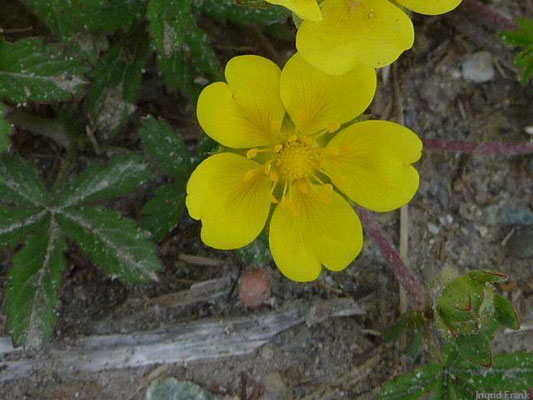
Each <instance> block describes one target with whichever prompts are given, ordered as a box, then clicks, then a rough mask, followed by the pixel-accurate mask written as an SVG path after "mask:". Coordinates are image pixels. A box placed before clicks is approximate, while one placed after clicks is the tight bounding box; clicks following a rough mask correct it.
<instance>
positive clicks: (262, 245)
mask: <svg viewBox="0 0 533 400" xmlns="http://www.w3.org/2000/svg"><path fill="white" fill-rule="evenodd" d="M237 253H238V254H239V256H240V257H241V258H242V260H243V261H244V262H246V263H248V264H252V265H256V266H264V265H266V264H268V263H271V262H272V261H273V260H272V254H271V253H270V247H269V244H268V234H267V233H266V232H265V231H263V232H261V234H260V235H259V236H258V237H257V239H255V240H254V241H253V242H252V243H250V244H249V245H248V246H246V247H243V248H241V249H239V250H237Z"/></svg>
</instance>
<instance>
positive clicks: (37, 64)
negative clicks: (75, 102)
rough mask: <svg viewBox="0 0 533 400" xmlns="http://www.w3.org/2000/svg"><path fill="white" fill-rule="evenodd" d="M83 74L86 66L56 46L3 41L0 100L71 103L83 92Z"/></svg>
mask: <svg viewBox="0 0 533 400" xmlns="http://www.w3.org/2000/svg"><path fill="white" fill-rule="evenodd" d="M43 3H44V2H43ZM84 72H85V68H84V67H83V65H82V64H81V63H80V62H79V61H78V60H76V59H75V58H73V57H70V58H69V57H66V56H65V55H64V54H63V53H62V52H61V49H60V47H59V46H57V45H45V44H44V43H43V42H42V41H41V40H40V39H35V38H32V39H23V40H20V41H18V42H16V43H8V42H6V41H4V40H1V39H0V98H4V99H8V100H11V101H14V102H25V101H36V102H42V103H48V102H54V101H65V100H69V99H71V98H72V97H74V96H78V95H80V94H81V93H82V92H83V90H84V86H85V85H86V83H87V82H86V81H85V80H84V78H83V74H84Z"/></svg>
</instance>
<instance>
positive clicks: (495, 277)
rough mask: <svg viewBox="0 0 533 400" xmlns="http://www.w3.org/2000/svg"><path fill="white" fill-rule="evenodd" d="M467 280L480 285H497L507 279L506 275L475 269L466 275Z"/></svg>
mask: <svg viewBox="0 0 533 400" xmlns="http://www.w3.org/2000/svg"><path fill="white" fill-rule="evenodd" d="M467 276H468V278H469V279H472V280H475V281H477V282H479V283H481V284H482V285H484V284H485V283H499V282H505V281H506V280H507V279H509V278H508V277H507V275H505V274H502V273H501V272H498V271H485V270H481V269H477V270H474V271H470V272H469V273H468V274H467Z"/></svg>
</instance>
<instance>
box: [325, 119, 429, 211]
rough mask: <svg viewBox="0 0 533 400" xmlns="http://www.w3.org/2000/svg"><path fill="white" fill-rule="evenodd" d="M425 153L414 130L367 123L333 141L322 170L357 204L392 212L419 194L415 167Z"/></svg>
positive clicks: (351, 127)
mask: <svg viewBox="0 0 533 400" xmlns="http://www.w3.org/2000/svg"><path fill="white" fill-rule="evenodd" d="M421 152H422V141H421V140H420V139H419V138H418V136H417V135H416V134H415V133H413V132H412V131H411V130H409V129H407V128H405V127H403V126H401V125H398V124H395V123H393V122H387V121H365V122H360V123H357V124H354V125H351V126H349V127H348V128H346V129H343V130H342V131H340V132H339V133H338V134H337V135H336V136H334V137H333V138H332V139H331V140H330V142H329V143H328V145H327V146H326V150H325V151H324V153H323V156H322V159H321V166H322V168H323V170H324V171H325V172H326V173H327V174H328V176H329V177H330V178H331V181H332V182H333V184H334V185H335V186H337V187H338V188H339V189H340V190H341V191H342V192H343V193H344V194H346V195H347V196H348V197H349V198H351V199H352V200H353V201H355V202H356V203H357V204H359V205H361V206H363V207H365V208H368V209H370V210H374V211H391V210H394V209H396V208H399V207H401V206H403V205H405V204H407V203H408V202H409V201H410V200H411V199H412V198H413V196H414V195H415V193H416V191H417V190H418V184H419V176H418V172H417V170H416V169H415V168H414V167H413V166H412V165H411V164H412V163H414V162H416V161H418V160H419V159H420V156H421Z"/></svg>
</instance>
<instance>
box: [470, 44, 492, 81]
mask: <svg viewBox="0 0 533 400" xmlns="http://www.w3.org/2000/svg"><path fill="white" fill-rule="evenodd" d="M494 76H495V72H494V58H493V57H492V54H491V53H489V52H488V51H478V52H477V53H472V54H470V55H468V56H467V57H466V58H465V60H464V61H463V79H465V80H467V81H471V82H475V83H484V82H489V81H491V80H493V79H494Z"/></svg>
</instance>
